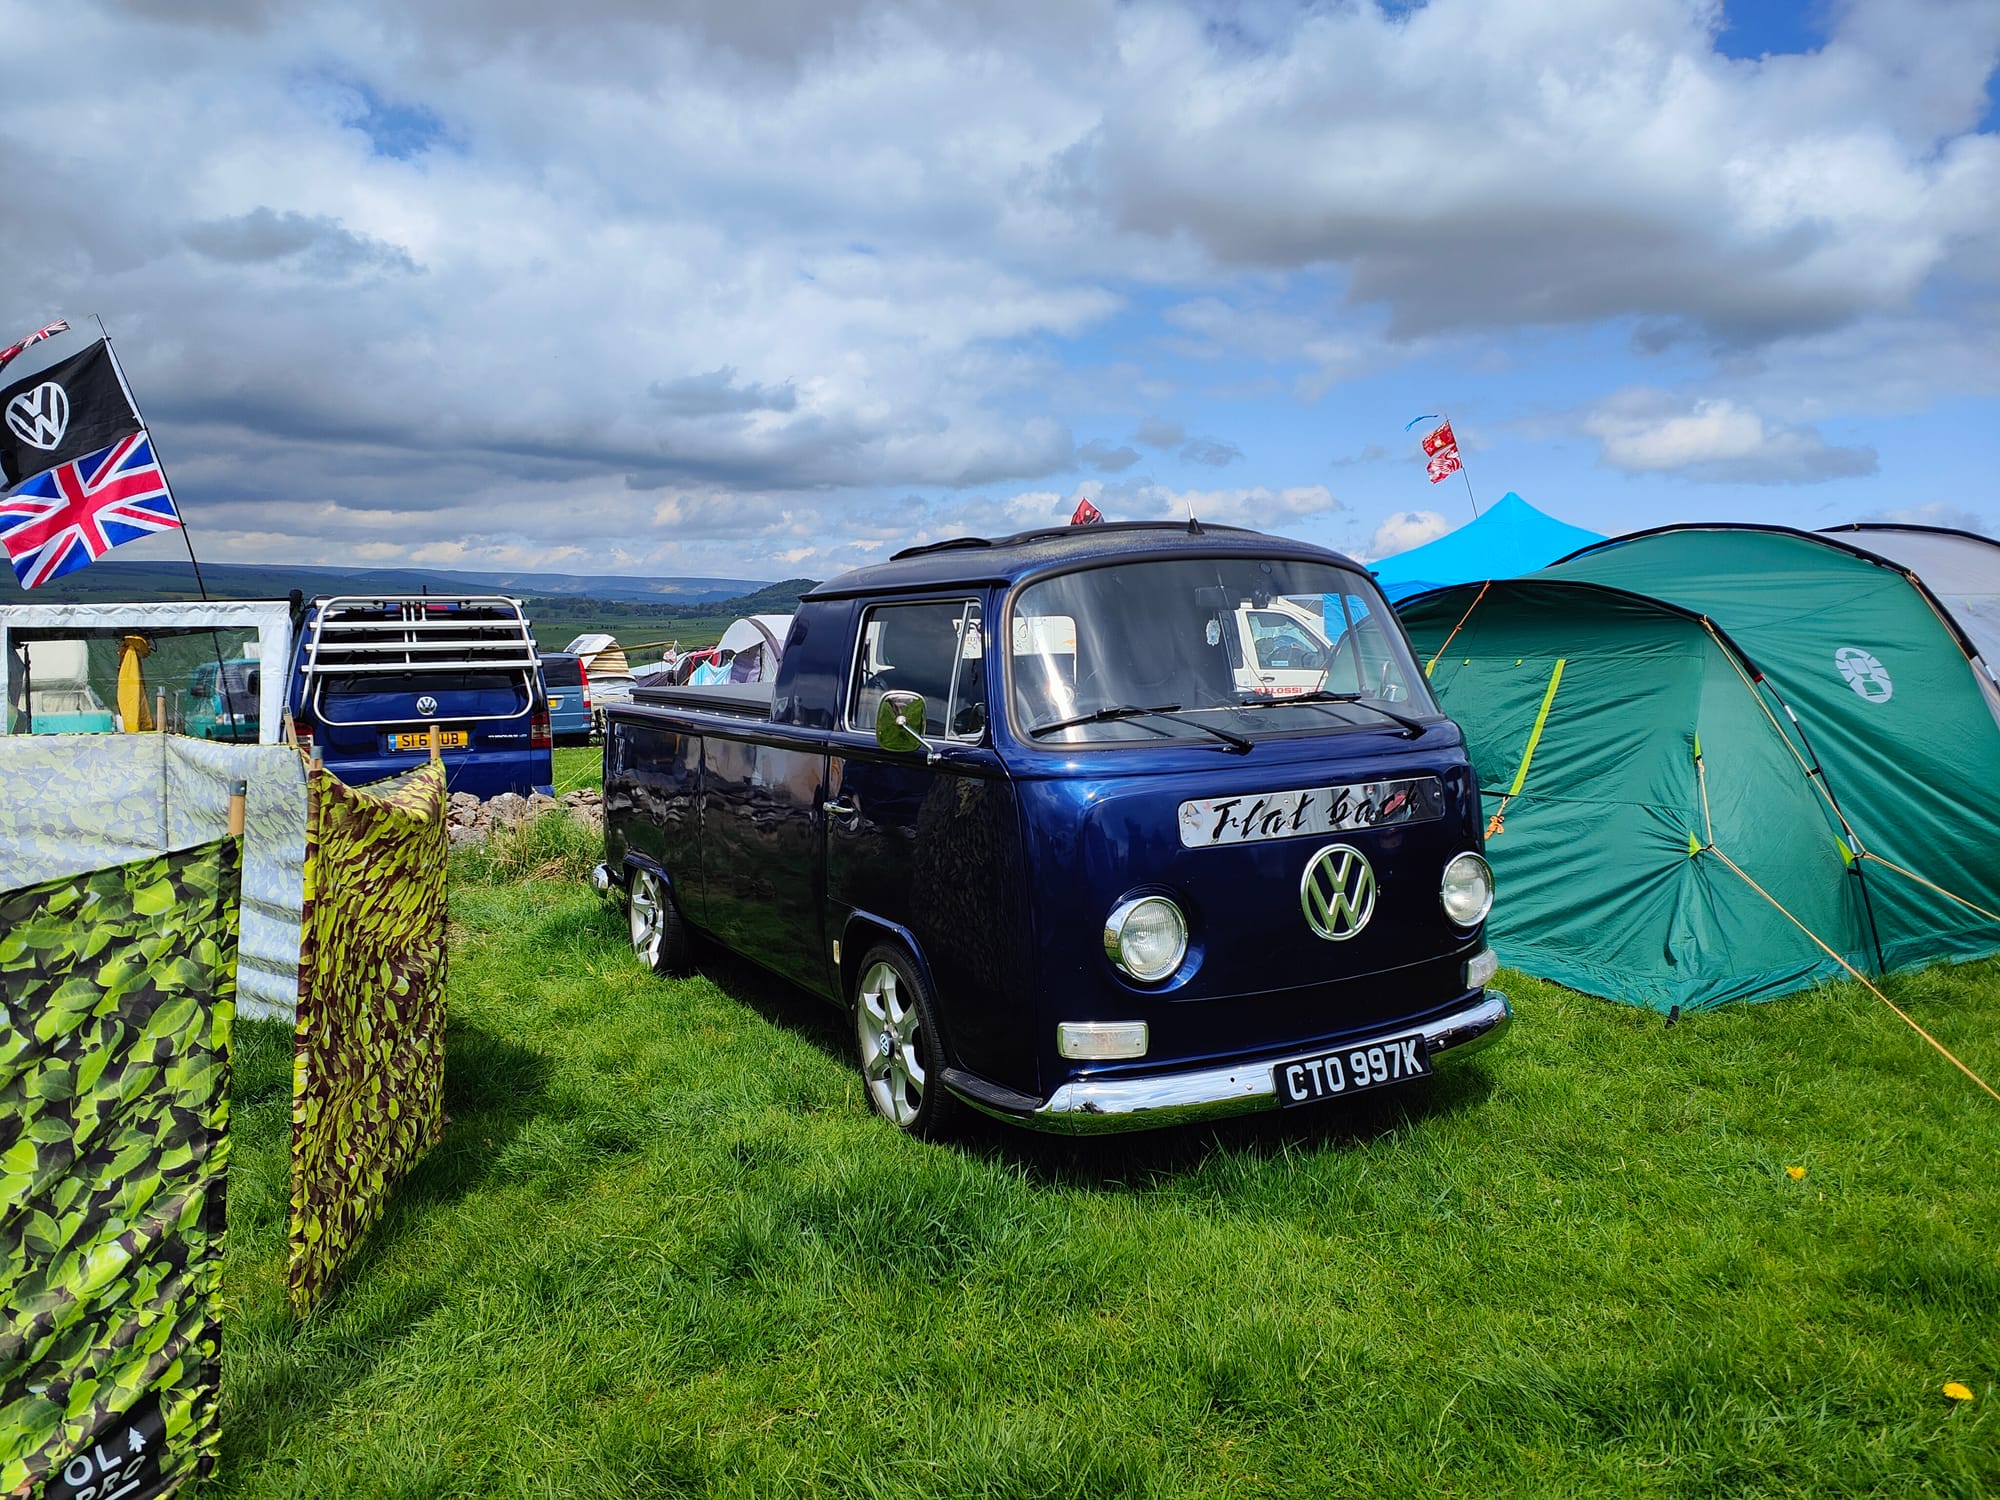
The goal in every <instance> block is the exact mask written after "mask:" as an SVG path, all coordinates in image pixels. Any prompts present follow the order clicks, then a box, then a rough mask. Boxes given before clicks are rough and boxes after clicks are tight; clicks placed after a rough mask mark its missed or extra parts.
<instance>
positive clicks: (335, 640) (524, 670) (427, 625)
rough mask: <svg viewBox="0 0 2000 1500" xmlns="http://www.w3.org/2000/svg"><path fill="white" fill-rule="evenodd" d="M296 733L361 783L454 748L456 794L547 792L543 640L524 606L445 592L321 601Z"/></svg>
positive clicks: (302, 671)
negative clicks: (435, 744)
mask: <svg viewBox="0 0 2000 1500" xmlns="http://www.w3.org/2000/svg"><path fill="white" fill-rule="evenodd" d="M289 708H290V711H291V715H292V727H293V731H294V733H295V734H296V735H297V737H298V741H299V743H300V745H301V746H303V747H304V748H306V749H307V750H308V751H309V752H316V753H317V754H318V755H319V756H320V758H321V759H322V760H323V761H325V763H326V765H327V768H328V769H329V770H331V771H333V772H334V773H335V774H336V775H338V776H339V777H340V778H341V780H343V781H345V782H347V783H348V784H349V785H350V786H361V785H363V784H365V783H367V782H370V781H380V780H382V779H384V778H386V777H390V776H395V775H398V774H400V773H401V772H404V771H407V770H409V769H410V768H411V767H412V766H414V765H416V764H417V762H418V761H420V760H422V759H424V757H425V756H427V755H428V754H429V753H430V730H431V727H432V726H433V725H435V726H436V727H437V730H438V735H439V738H440V740H441V742H442V746H443V757H444V768H445V781H446V785H447V786H448V787H449V788H450V790H452V791H454V792H470V793H472V794H473V795H475V796H478V797H496V796H498V795H499V794H500V793H502V792H518V793H521V794H522V795H524V796H525V795H526V794H527V793H529V792H531V791H534V790H536V789H538V788H539V789H542V790H547V789H548V787H549V786H550V784H551V783H552V782H553V781H554V779H555V775H554V769H555V767H554V757H553V747H554V739H553V736H552V734H551V731H550V727H549V707H548V698H547V695H546V694H545V692H544V690H543V688H542V678H541V663H540V661H539V660H538V659H537V657H536V652H535V640H534V636H533V634H532V632H531V631H530V629H529V625H528V619H527V616H526V615H525V614H523V613H522V610H521V603H520V601H519V600H518V599H508V598H503V597H499V596H486V595H479V596H465V597H446V596H441V595H435V594H421V595H413V594H396V595H349V596H339V597H331V598H321V599H315V600H313V601H312V603H311V604H310V605H308V606H306V607H305V610H304V618H303V620H302V621H301V622H300V624H299V628H298V655H297V661H296V668H295V670H294V671H293V673H292V678H291V683H290V699H289Z"/></svg>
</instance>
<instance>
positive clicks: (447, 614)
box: [300, 594, 539, 677]
mask: <svg viewBox="0 0 2000 1500" xmlns="http://www.w3.org/2000/svg"><path fill="white" fill-rule="evenodd" d="M538 666H539V659H538V657H537V655H536V651H535V638H534V635H533V634H532V633H531V632H530V631H529V629H528V621H527V618H526V616H524V615H523V614H522V612H521V604H520V601H519V600H518V599H508V598H505V597H503V596H501V595H498V594H487V595H465V596H460V597H451V596H447V595H442V594H426V595H421V596H418V595H368V594H341V595H336V596H334V597H333V598H329V599H322V600H317V601H315V603H314V606H313V615H312V619H311V621H310V623H309V624H308V625H307V627H306V640H305V661H304V663H303V665H302V666H301V668H300V670H301V671H302V672H303V673H304V674H305V675H306V676H307V677H311V676H312V675H313V674H315V673H319V672H328V673H331V672H338V673H341V674H342V675H343V676H344V675H346V674H348V673H358V672H410V671H416V670H423V671H427V672H528V673H532V672H534V671H535V670H536V669H537V667H538Z"/></svg>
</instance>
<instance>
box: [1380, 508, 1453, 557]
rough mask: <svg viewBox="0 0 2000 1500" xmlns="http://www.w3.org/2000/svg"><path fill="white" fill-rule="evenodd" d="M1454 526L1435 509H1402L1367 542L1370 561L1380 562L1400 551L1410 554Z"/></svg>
mask: <svg viewBox="0 0 2000 1500" xmlns="http://www.w3.org/2000/svg"><path fill="white" fill-rule="evenodd" d="M1452 529H1453V528H1452V523H1451V522H1450V521H1449V520H1447V519H1446V518H1445V517H1444V516H1442V515H1440V514H1438V512H1436V511H1434V510H1401V511H1397V512H1396V514H1394V515H1393V516H1388V517H1385V518H1384V519H1383V521H1382V524H1381V525H1379V526H1377V527H1376V528H1375V535H1374V536H1373V537H1371V538H1369V541H1368V560H1369V561H1370V562H1380V561H1381V560H1382V559H1383V558H1385V557H1393V556H1394V555H1395V554H1396V553H1398V552H1408V551H1409V550H1410V549H1411V548H1412V547H1421V546H1422V545H1423V544H1424V543H1425V542H1433V541H1436V540H1437V539H1438V538H1439V537H1441V536H1443V535H1444V534H1445V533H1446V532H1447V531H1450V530H1452Z"/></svg>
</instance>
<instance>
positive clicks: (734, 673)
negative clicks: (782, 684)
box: [716, 615, 792, 682]
mask: <svg viewBox="0 0 2000 1500" xmlns="http://www.w3.org/2000/svg"><path fill="white" fill-rule="evenodd" d="M791 629H792V617H791V616H790V615H745V616H744V617H743V618H742V619H740V620H737V621H735V622H734V623H733V624H731V625H730V627H729V628H728V629H727V630H725V631H723V632H722V639H721V640H720V641H718V642H717V643H716V649H717V650H718V651H724V652H732V653H734V655H733V656H732V657H731V658H730V661H729V669H728V670H729V680H730V681H731V682H776V681H777V680H778V662H779V661H780V660H781V659H782V658H783V656H784V654H785V637H786V636H787V635H789V634H790V633H791Z"/></svg>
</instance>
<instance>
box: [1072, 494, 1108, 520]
mask: <svg viewBox="0 0 2000 1500" xmlns="http://www.w3.org/2000/svg"><path fill="white" fill-rule="evenodd" d="M1103 519H1104V512H1103V511H1101V510H1099V509H1098V508H1097V507H1096V506H1094V505H1092V504H1091V503H1090V502H1089V501H1088V500H1079V501H1077V502H1076V510H1075V511H1074V512H1072V513H1071V515H1070V518H1069V524H1070V525H1072V526H1095V525H1096V524H1097V523H1098V522H1099V521H1101V520H1103Z"/></svg>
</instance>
